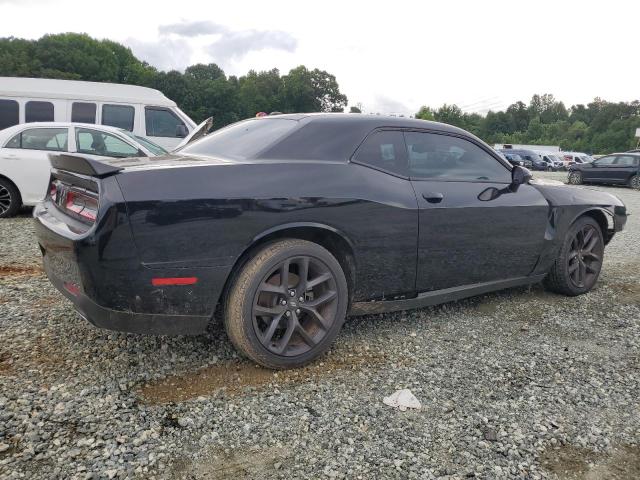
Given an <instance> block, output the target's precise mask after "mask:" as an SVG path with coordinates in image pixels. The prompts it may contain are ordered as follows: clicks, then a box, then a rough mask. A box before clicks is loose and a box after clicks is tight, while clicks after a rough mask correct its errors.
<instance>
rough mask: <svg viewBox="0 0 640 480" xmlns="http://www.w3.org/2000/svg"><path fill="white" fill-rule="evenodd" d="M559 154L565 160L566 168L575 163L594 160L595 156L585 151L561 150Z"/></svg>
mask: <svg viewBox="0 0 640 480" xmlns="http://www.w3.org/2000/svg"><path fill="white" fill-rule="evenodd" d="M558 155H559V157H560V158H561V159H562V161H563V162H564V166H565V168H566V169H568V168H569V166H571V165H573V164H574V163H579V164H582V163H589V162H591V161H593V158H591V156H589V155H587V154H586V153H584V152H560V153H559V154H558Z"/></svg>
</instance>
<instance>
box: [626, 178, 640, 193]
mask: <svg viewBox="0 0 640 480" xmlns="http://www.w3.org/2000/svg"><path fill="white" fill-rule="evenodd" d="M629 186H630V187H631V188H633V189H635V190H640V175H634V176H633V177H631V178H630V179H629Z"/></svg>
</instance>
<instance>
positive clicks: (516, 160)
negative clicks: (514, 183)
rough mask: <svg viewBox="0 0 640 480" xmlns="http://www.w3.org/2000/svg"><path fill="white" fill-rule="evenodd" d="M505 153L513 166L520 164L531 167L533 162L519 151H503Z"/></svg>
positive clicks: (505, 156)
mask: <svg viewBox="0 0 640 480" xmlns="http://www.w3.org/2000/svg"><path fill="white" fill-rule="evenodd" d="M503 155H504V158H506V159H507V161H508V162H509V163H510V164H511V165H513V166H516V165H519V166H521V167H525V168H531V162H530V161H529V160H525V159H524V158H522V157H521V156H520V155H518V154H517V153H503Z"/></svg>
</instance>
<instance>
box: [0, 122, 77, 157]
mask: <svg viewBox="0 0 640 480" xmlns="http://www.w3.org/2000/svg"><path fill="white" fill-rule="evenodd" d="M67 141H68V132H67V129H66V128H31V129H29V130H25V131H24V132H21V133H19V134H18V135H16V136H15V137H13V138H12V139H11V140H9V142H8V143H7V144H6V145H5V147H6V148H23V149H28V150H51V151H54V152H62V151H66V150H67Z"/></svg>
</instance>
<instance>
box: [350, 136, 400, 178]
mask: <svg viewBox="0 0 640 480" xmlns="http://www.w3.org/2000/svg"><path fill="white" fill-rule="evenodd" d="M353 160H354V161H356V162H358V163H364V164H366V165H370V166H372V167H374V168H377V169H380V170H385V171H387V172H391V173H395V174H397V175H402V176H407V149H406V146H405V144H404V138H403V135H402V132H401V131H398V130H382V131H378V132H374V133H372V134H371V135H369V136H368V137H367V139H366V140H365V141H364V143H363V144H362V145H360V147H359V148H358V150H357V151H356V153H355V155H354V156H353Z"/></svg>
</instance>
